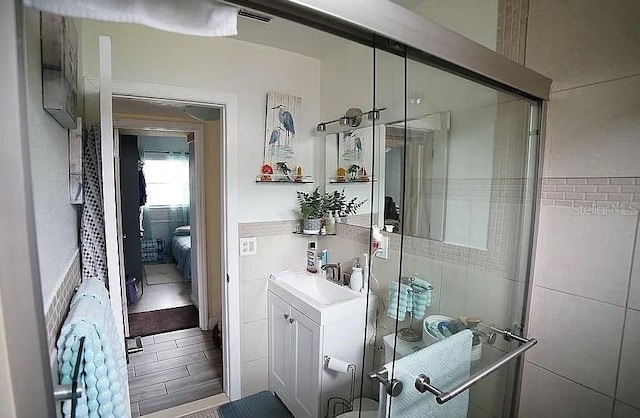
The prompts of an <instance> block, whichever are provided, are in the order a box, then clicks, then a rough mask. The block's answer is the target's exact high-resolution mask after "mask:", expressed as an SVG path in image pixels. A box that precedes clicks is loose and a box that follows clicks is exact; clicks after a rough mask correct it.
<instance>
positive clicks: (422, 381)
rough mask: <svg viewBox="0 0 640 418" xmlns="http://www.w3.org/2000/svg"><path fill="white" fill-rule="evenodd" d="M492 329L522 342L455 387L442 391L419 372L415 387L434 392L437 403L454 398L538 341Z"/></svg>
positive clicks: (419, 389) (508, 339) (507, 338)
mask: <svg viewBox="0 0 640 418" xmlns="http://www.w3.org/2000/svg"><path fill="white" fill-rule="evenodd" d="M492 329H493V330H494V331H496V332H498V333H500V334H502V335H503V336H504V339H505V340H507V341H511V340H516V341H518V342H521V343H524V344H523V345H521V346H520V347H518V348H517V349H515V350H513V351H512V352H510V353H509V354H507V355H506V356H504V357H502V358H501V359H500V360H498V361H496V362H495V363H493V364H490V365H489V366H487V367H485V368H484V369H481V370H479V371H478V372H476V373H474V374H473V375H472V376H471V377H469V379H467V380H466V381H465V382H463V383H461V384H460V385H458V386H456V387H455V388H453V389H451V390H450V391H448V392H444V391H442V390H440V389H438V388H437V387H435V386H433V385H432V384H431V379H430V378H429V377H428V376H427V375H424V374H421V375H419V376H418V377H417V378H416V382H415V388H416V389H417V390H418V391H419V392H421V393H424V392H430V393H432V394H434V395H435V396H436V402H438V403H439V404H443V403H445V402H448V401H450V400H451V399H453V398H455V397H456V396H458V395H459V394H461V393H462V392H464V391H465V390H467V389H469V388H470V387H471V386H473V385H475V384H476V383H478V382H479V381H481V380H482V379H484V378H485V377H487V376H489V375H490V374H491V373H493V372H495V371H496V370H498V369H499V368H500V367H501V366H503V365H504V364H506V363H508V362H509V361H510V360H512V359H514V358H516V357H519V356H521V355H522V354H523V353H524V352H525V351H527V350H529V349H530V348H531V347H533V346H534V345H536V344H537V343H538V341H537V340H536V339H535V338H531V339H527V338H523V337H521V336H519V335H516V334H513V333H512V332H511V331H509V330H506V331H505V330H501V329H497V328H493V327H492Z"/></svg>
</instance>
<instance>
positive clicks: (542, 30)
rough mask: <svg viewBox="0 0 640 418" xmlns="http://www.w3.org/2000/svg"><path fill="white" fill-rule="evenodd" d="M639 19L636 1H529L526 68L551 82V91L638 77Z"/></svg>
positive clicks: (639, 9) (639, 60)
mask: <svg viewBox="0 0 640 418" xmlns="http://www.w3.org/2000/svg"><path fill="white" fill-rule="evenodd" d="M638 16H640V6H639V5H638V2H637V1H635V0H621V1H614V2H604V1H602V0H563V1H555V0H536V1H531V2H529V18H528V23H527V50H526V63H527V67H530V68H532V69H533V70H535V71H538V72H540V73H541V74H544V75H546V76H547V77H549V78H551V79H552V80H553V86H552V89H553V90H554V91H555V90H560V89H567V88H572V87H576V86H582V85H586V84H593V83H598V82H601V81H605V80H612V79H616V78H620V77H626V76H630V75H633V74H638V73H640V54H638V53H637V49H634V46H637V44H635V43H633V41H632V40H637V39H640V27H639V26H638V24H637V18H638ZM631 51H634V52H635V53H633V52H631ZM596 103H597V104H598V105H599V104H600V103H598V102H597V101H596Z"/></svg>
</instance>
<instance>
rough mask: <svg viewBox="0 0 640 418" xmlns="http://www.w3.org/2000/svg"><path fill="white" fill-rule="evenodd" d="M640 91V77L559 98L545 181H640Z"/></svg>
mask: <svg viewBox="0 0 640 418" xmlns="http://www.w3.org/2000/svg"><path fill="white" fill-rule="evenodd" d="M558 3H560V2H558ZM607 8H608V7H605V8H604V9H607ZM567 20H569V21H570V20H571V19H567ZM639 56H640V54H639ZM557 61H563V60H557ZM639 62H640V58H639ZM639 90H640V75H639V76H634V77H631V78H625V79H622V80H617V81H612V82H609V83H605V84H597V85H592V86H586V87H581V88H578V89H574V90H569V91H565V92H559V93H554V94H553V95H552V98H551V101H550V103H549V108H548V112H547V135H546V145H545V147H546V149H545V154H546V156H547V161H546V164H545V166H544V175H545V176H548V177H583V176H588V177H608V176H634V177H638V176H640V164H638V160H637V156H638V155H640V142H639V141H638V140H637V137H638V132H639V131H640V118H639V117H638V107H639V106H640V95H639V94H637V92H638V91H639Z"/></svg>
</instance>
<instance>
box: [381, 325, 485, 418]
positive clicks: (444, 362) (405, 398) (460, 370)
mask: <svg viewBox="0 0 640 418" xmlns="http://www.w3.org/2000/svg"><path fill="white" fill-rule="evenodd" d="M472 339H473V334H472V333H471V331H469V330H464V331H461V332H459V333H457V334H455V335H453V336H451V337H449V338H447V339H445V340H444V341H440V342H438V343H436V344H432V345H430V346H428V347H426V348H423V349H422V350H420V351H416V352H415V353H412V354H409V355H408V356H405V357H403V358H401V359H399V360H396V362H395V365H394V364H393V363H389V364H386V365H385V366H384V367H385V368H386V369H387V370H388V371H389V376H391V375H393V378H394V379H397V380H400V381H402V383H403V384H404V389H403V391H402V393H401V394H400V396H398V397H395V398H390V397H388V396H387V395H386V393H385V392H384V387H383V385H380V386H381V389H380V409H379V411H380V412H379V417H380V418H384V417H386V416H387V415H386V413H387V412H390V415H389V416H391V417H403V418H466V417H467V410H468V407H469V391H465V392H463V393H461V394H460V395H458V396H456V397H455V398H453V399H452V400H450V401H449V402H447V403H445V404H444V405H439V404H438V403H437V402H436V397H435V395H433V394H431V393H429V392H425V393H420V392H418V390H417V389H415V386H414V385H415V380H416V378H417V377H418V375H419V374H421V373H424V374H425V375H427V376H429V377H430V378H431V384H432V385H434V386H436V387H437V388H439V389H441V390H445V391H446V390H447V389H449V388H451V387H453V386H454V385H456V384H458V383H460V382H462V380H463V379H466V378H468V377H469V368H470V357H471V341H472ZM389 405H390V408H389ZM389 409H390V411H389Z"/></svg>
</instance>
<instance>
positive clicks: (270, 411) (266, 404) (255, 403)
mask: <svg viewBox="0 0 640 418" xmlns="http://www.w3.org/2000/svg"><path fill="white" fill-rule="evenodd" d="M218 415H220V417H221V418H249V417H260V418H287V417H291V418H293V415H292V414H291V412H289V410H288V409H287V407H286V406H284V404H283V403H282V401H281V400H280V399H278V398H277V397H275V396H274V395H273V393H271V392H269V391H264V392H259V393H256V394H255V395H251V396H247V397H246V398H242V399H238V400H237V401H233V402H229V403H226V404H224V405H222V406H220V408H219V409H218Z"/></svg>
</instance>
